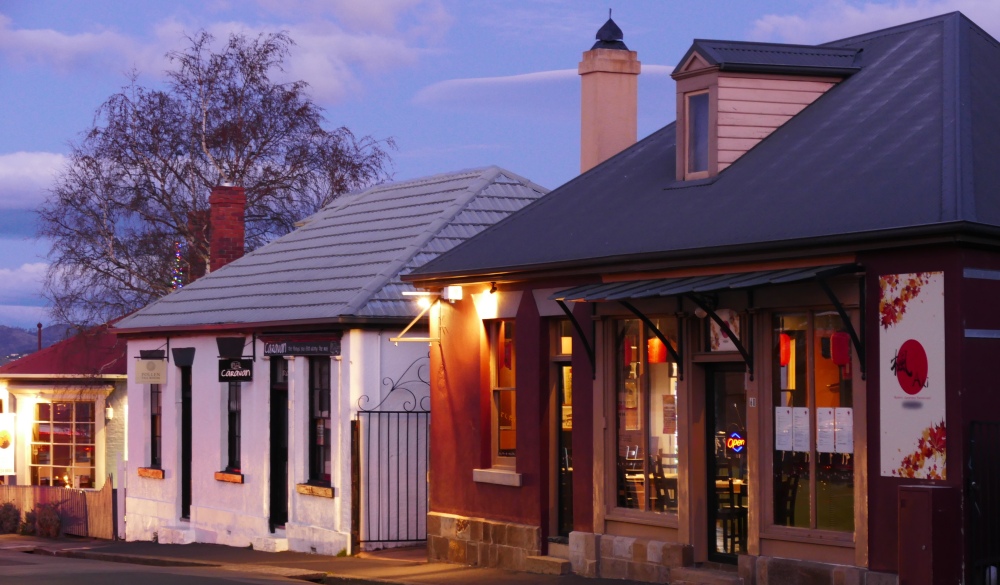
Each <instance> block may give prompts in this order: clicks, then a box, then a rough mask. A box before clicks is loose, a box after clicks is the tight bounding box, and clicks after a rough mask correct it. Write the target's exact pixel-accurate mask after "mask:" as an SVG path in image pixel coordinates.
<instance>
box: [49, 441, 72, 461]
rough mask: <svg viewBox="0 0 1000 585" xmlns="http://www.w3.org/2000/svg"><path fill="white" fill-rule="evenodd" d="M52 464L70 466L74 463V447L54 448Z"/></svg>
mask: <svg viewBox="0 0 1000 585" xmlns="http://www.w3.org/2000/svg"><path fill="white" fill-rule="evenodd" d="M52 463H53V464H54V465H70V464H72V463H73V447H71V446H69V445H56V446H54V447H53V448H52Z"/></svg>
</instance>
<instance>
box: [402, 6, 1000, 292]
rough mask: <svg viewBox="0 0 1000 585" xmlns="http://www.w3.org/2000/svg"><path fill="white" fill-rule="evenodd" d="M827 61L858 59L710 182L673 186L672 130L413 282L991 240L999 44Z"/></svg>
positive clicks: (928, 38)
mask: <svg viewBox="0 0 1000 585" xmlns="http://www.w3.org/2000/svg"><path fill="white" fill-rule="evenodd" d="M827 46H831V47H834V48H847V49H863V51H864V53H863V54H864V66H863V67H862V69H861V71H859V72H858V73H856V74H855V75H853V76H851V77H849V78H847V79H845V80H844V81H842V82H841V83H839V84H838V85H837V86H835V87H833V88H832V89H830V90H829V91H828V92H826V93H825V94H824V95H823V96H821V97H820V98H819V99H818V100H816V101H815V102H814V103H813V104H812V105H810V106H809V107H807V108H806V109H805V110H803V111H802V112H801V113H800V114H798V115H797V116H795V117H793V118H792V119H791V120H789V121H788V122H787V123H786V124H784V125H783V126H781V127H780V128H778V129H777V130H776V131H775V132H773V133H772V134H771V135H770V136H769V137H768V138H766V139H765V140H763V141H762V142H760V143H759V144H758V145H757V146H756V147H754V148H753V149H751V150H750V151H749V152H747V153H746V154H745V155H743V156H742V157H741V158H739V159H738V160H737V161H736V162H735V163H734V164H733V165H732V166H730V167H729V168H727V169H726V170H725V171H723V172H722V173H720V174H719V175H718V176H717V177H716V178H714V179H712V180H707V181H698V182H694V181H692V182H686V183H685V182H676V181H675V178H674V163H675V158H674V156H675V150H674V125H673V124H671V125H668V126H666V127H664V128H662V129H661V130H659V131H657V132H655V133H653V134H652V135H650V136H649V137H647V138H645V139H644V140H642V141H640V142H639V143H637V144H636V145H634V146H632V147H631V148H629V149H627V150H625V151H623V152H622V153H620V154H619V155H617V156H615V157H613V158H611V159H609V160H608V161H606V162H604V163H603V164H601V165H599V166H597V167H595V168H594V169H592V170H590V171H589V172H587V173H585V174H583V175H580V176H579V177H577V178H575V179H573V180H572V181H570V182H568V183H566V184H565V185H563V186H561V187H559V188H558V189H556V190H554V191H553V192H552V193H550V194H549V195H548V196H546V197H545V198H543V199H542V200H540V201H537V202H535V203H534V204H532V205H530V206H528V207H526V208H525V209H522V210H521V211H520V212H518V213H516V214H514V215H513V216H511V217H510V218H508V219H507V220H506V221H504V222H501V223H499V224H497V225H495V226H493V227H492V228H490V229H488V230H486V231H485V232H483V233H482V234H480V235H479V236H478V237H476V238H474V239H472V240H470V241H469V242H466V243H465V244H464V245H462V246H459V247H457V248H456V249H454V250H452V251H451V252H450V253H448V254H445V255H443V256H441V257H440V258H438V259H437V260H435V261H433V262H430V263H428V264H427V265H425V266H424V267H422V268H421V269H420V270H419V271H417V274H419V275H420V276H421V277H422V278H428V277H440V278H443V277H447V276H457V275H486V274H494V275H496V274H503V273H508V272H512V271H538V270H549V269H553V268H560V269H574V270H579V269H580V267H584V266H602V267H603V268H602V270H609V269H612V268H609V267H614V266H620V265H623V264H624V263H626V262H638V261H666V260H676V259H689V260H690V259H694V258H704V257H706V256H708V255H711V254H719V253H722V252H751V251H762V250H770V251H784V250H792V249H799V250H801V249H804V248H807V247H808V246H818V245H820V244H824V245H825V244H830V243H831V242H841V243H843V242H850V243H852V245H854V244H853V243H854V242H860V241H862V240H864V239H865V238H875V237H893V234H902V233H920V232H925V233H931V232H932V231H942V230H955V229H977V230H980V231H984V232H986V233H994V232H997V228H998V227H1000V197H998V196H997V193H1000V165H997V164H996V161H995V158H996V153H998V152H1000V108H997V107H996V103H997V101H998V99H1000V76H998V74H997V72H998V71H1000V46H998V43H997V41H995V40H994V39H993V38H992V37H990V36H989V35H988V34H986V33H985V32H984V31H982V30H981V29H980V28H979V27H977V26H976V25H975V24H973V23H972V22H971V21H969V20H968V19H967V18H965V17H964V16H962V15H961V14H959V13H953V14H949V15H945V16H940V17H936V18H931V19H927V20H923V21H919V22H915V23H911V24H907V25H903V26H899V27H895V28H892V29H888V30H884V31H878V32H874V33H870V34H866V35H861V36H858V37H853V38H850V39H846V40H844V41H840V42H836V43H831V44H830V45H827ZM859 245H860V244H859ZM501 251H502V253H501Z"/></svg>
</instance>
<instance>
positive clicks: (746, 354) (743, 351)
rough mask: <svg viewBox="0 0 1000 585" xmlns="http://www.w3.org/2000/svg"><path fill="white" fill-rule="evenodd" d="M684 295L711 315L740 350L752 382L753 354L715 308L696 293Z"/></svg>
mask: <svg viewBox="0 0 1000 585" xmlns="http://www.w3.org/2000/svg"><path fill="white" fill-rule="evenodd" d="M684 296H686V297H687V298H689V299H691V302H692V303H694V304H695V305H697V306H698V307H699V308H700V309H701V310H702V311H705V313H706V314H707V315H708V316H709V317H711V319H712V321H715V324H716V325H718V326H719V329H721V330H722V332H723V333H725V334H726V335H728V336H729V340H730V341H732V342H733V345H735V346H736V351H738V352H740V355H741V356H742V357H743V362H744V363H745V364H746V365H747V372H748V373H749V374H750V381H751V382H752V381H753V356H751V355H750V352H749V351H747V348H746V347H745V346H744V345H743V341H742V340H741V339H740V338H739V337H737V336H736V334H734V333H733V330H732V329H730V328H729V325H728V324H727V323H726V322H725V321H723V320H722V318H721V317H719V315H718V314H716V312H715V309H714V308H712V307H710V306H709V305H708V303H705V302H704V301H703V300H702V299H700V298H698V296H697V295H694V294H691V293H685V295H684Z"/></svg>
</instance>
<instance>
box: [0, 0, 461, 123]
mask: <svg viewBox="0 0 1000 585" xmlns="http://www.w3.org/2000/svg"><path fill="white" fill-rule="evenodd" d="M240 7H241V8H242V5H240ZM257 8H258V10H259V11H260V12H263V13H265V14H266V15H267V16H269V17H272V18H268V19H263V20H261V19H257V20H256V22H267V21H270V24H266V25H258V24H250V20H253V19H247V20H245V19H244V18H243V17H246V16H251V15H248V14H246V12H245V11H238V10H237V8H236V5H234V4H229V5H227V4H226V3H222V4H219V5H218V6H216V10H215V16H216V17H217V19H216V20H215V21H214V22H213V23H212V24H209V25H203V24H198V23H194V22H191V21H190V20H182V19H180V18H169V19H165V20H162V21H160V22H157V23H155V24H154V25H153V26H152V28H151V29H150V31H149V33H148V34H147V35H146V36H145V38H142V39H140V38H133V37H129V36H127V35H124V34H122V33H120V32H116V31H114V30H97V31H93V32H85V33H77V34H67V33H63V32H60V31H57V30H53V29H25V28H17V27H16V26H15V23H14V22H13V21H12V20H11V18H10V17H8V16H6V15H4V14H0V61H4V62H6V63H7V64H8V65H11V66H15V67H23V68H29V67H46V68H49V69H51V70H53V71H58V72H61V73H70V72H78V71H80V70H86V71H102V72H106V71H113V72H115V73H121V74H124V73H126V72H128V71H131V70H133V69H134V70H136V71H138V72H139V73H140V74H141V76H142V79H143V80H149V79H153V80H159V79H162V76H163V71H164V70H165V69H167V68H168V67H169V63H168V61H167V59H166V57H165V55H166V54H167V53H168V52H169V51H171V50H183V49H184V48H185V47H186V46H187V41H186V40H185V36H189V35H192V34H194V33H195V32H196V31H197V29H198V28H199V27H204V28H205V29H206V30H208V32H210V33H212V34H213V35H214V36H215V37H216V39H217V40H218V42H219V43H220V44H221V43H222V42H224V41H225V39H226V38H227V37H228V36H229V34H230V33H234V32H244V33H248V34H251V35H256V34H258V33H273V32H277V31H282V30H283V31H287V32H288V33H289V34H290V36H291V37H292V38H293V39H294V40H295V42H296V46H295V47H294V48H293V50H292V54H291V55H290V57H289V60H288V62H287V63H286V72H285V75H284V77H285V79H284V80H292V79H295V80H298V79H302V80H305V81H307V82H309V83H310V85H311V86H312V88H313V91H312V93H313V97H314V98H315V99H316V100H317V101H319V102H321V103H326V104H333V103H338V102H341V101H343V100H344V99H345V98H347V97H348V96H349V95H352V94H355V93H357V92H359V91H360V90H361V89H362V88H363V85H364V84H363V82H362V78H363V76H364V75H368V74H376V75H377V74H381V73H383V72H385V71H388V70H392V69H394V68H398V67H406V66H410V65H412V64H414V63H416V62H417V61H419V59H420V58H421V57H422V56H423V55H424V54H426V53H427V52H429V51H434V50H436V49H435V48H434V47H435V46H436V45H437V44H438V43H439V42H441V41H442V39H443V37H444V35H445V34H446V33H447V31H448V30H449V28H450V27H451V25H452V23H453V20H454V19H453V17H452V16H451V15H450V14H449V12H448V11H447V10H446V8H445V6H444V4H443V3H442V2H441V0H379V1H365V2H358V1H356V0H334V1H329V0H258V3H257ZM227 15H238V18H234V19H228V20H227V19H226V18H225V17H226V16H227ZM274 16H277V17H278V18H279V19H281V20H280V21H275V20H274V18H273V17H274ZM123 81H124V80H123Z"/></svg>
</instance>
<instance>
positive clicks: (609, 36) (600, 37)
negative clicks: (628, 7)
mask: <svg viewBox="0 0 1000 585" xmlns="http://www.w3.org/2000/svg"><path fill="white" fill-rule="evenodd" d="M596 38H597V42H596V43H594V46H593V47H591V48H590V49H591V50H594V49H616V50H619V51H627V50H628V47H626V46H625V43H623V42H622V39H624V38H625V33H623V32H622V29H620V28H618V25H617V24H615V21H613V20H611V11H610V10H608V21H607V22H605V23H604V26H602V27H601V28H600V30H598V31H597V37H596Z"/></svg>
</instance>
